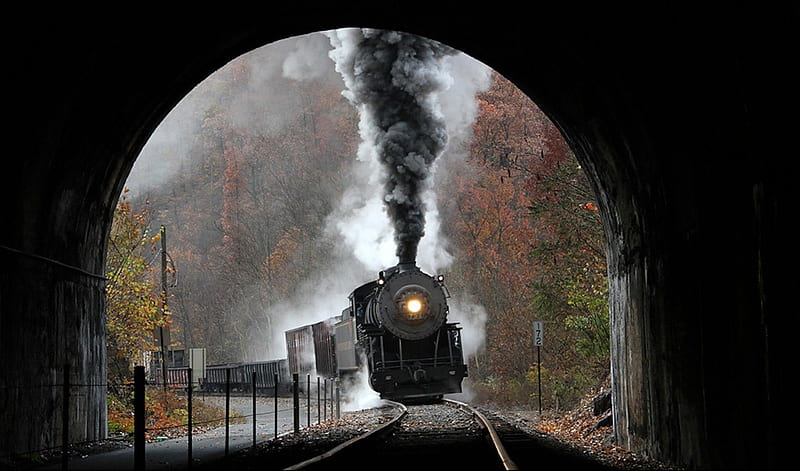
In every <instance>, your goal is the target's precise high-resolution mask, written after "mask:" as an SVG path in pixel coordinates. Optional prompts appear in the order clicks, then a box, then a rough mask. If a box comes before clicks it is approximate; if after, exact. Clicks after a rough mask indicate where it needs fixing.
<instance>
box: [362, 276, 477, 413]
mask: <svg viewBox="0 0 800 471" xmlns="http://www.w3.org/2000/svg"><path fill="white" fill-rule="evenodd" d="M447 297H448V295H447V291H446V289H445V286H444V283H443V279H442V277H441V276H437V277H432V276H430V275H428V274H426V273H424V272H423V271H422V270H420V269H419V268H417V267H416V266H415V265H414V264H413V263H412V264H400V265H397V266H395V267H392V268H390V269H387V270H384V271H382V272H381V273H380V274H379V277H378V279H377V280H375V281H372V282H370V283H367V284H365V285H363V286H361V287H360V288H358V289H356V290H355V291H354V292H353V293H352V294H351V296H350V298H351V307H350V309H349V311H350V312H351V313H352V314H353V316H354V322H355V326H356V329H355V330H356V336H357V337H358V345H359V347H360V350H361V352H362V353H363V354H364V356H365V357H366V360H367V367H368V370H369V373H370V381H369V382H370V386H371V387H372V388H373V389H374V390H375V391H377V392H379V393H380V394H381V397H382V398H387V399H395V400H404V399H411V398H432V397H441V396H442V395H443V394H448V393H457V392H461V381H462V380H463V378H464V377H466V376H467V368H466V365H465V364H464V359H463V353H462V346H461V328H460V327H459V326H458V324H457V323H448V322H447V315H448V304H447Z"/></svg>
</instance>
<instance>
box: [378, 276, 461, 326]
mask: <svg viewBox="0 0 800 471" xmlns="http://www.w3.org/2000/svg"><path fill="white" fill-rule="evenodd" d="M442 281H443V280H442V277H437V278H434V277H432V276H430V275H428V274H426V273H424V272H423V271H422V270H420V269H419V268H417V267H416V266H414V265H410V266H409V265H406V266H403V265H398V266H397V267H394V268H392V269H390V270H384V271H382V272H381V273H380V275H379V278H378V281H377V287H376V290H375V293H374V294H373V296H372V299H371V302H370V303H368V305H367V312H366V322H367V323H369V324H373V325H379V326H382V327H383V328H385V329H387V330H388V331H389V332H391V333H392V334H393V335H395V336H396V337H398V338H401V339H404V340H420V339H424V338H426V337H430V336H431V335H433V334H435V333H436V332H437V331H438V330H439V328H441V327H442V325H443V324H444V323H445V321H446V320H447V313H448V307H447V299H446V293H445V291H444V285H443V284H442Z"/></svg>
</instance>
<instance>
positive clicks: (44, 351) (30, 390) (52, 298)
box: [0, 251, 106, 454]
mask: <svg viewBox="0 0 800 471" xmlns="http://www.w3.org/2000/svg"><path fill="white" fill-rule="evenodd" d="M0 259H2V264H3V268H4V270H3V272H2V281H0V288H1V289H2V290H1V291H0V308H2V310H3V311H4V312H6V313H8V312H16V313H24V315H17V316H3V318H2V325H1V326H0V358H2V362H0V363H2V365H3V366H2V367H0V373H1V374H0V421H2V423H4V424H9V426H7V427H5V430H6V431H7V432H6V433H3V434H0V453H2V454H6V453H7V452H24V451H30V450H39V449H43V448H52V447H58V446H61V444H62V411H63V405H64V394H63V387H62V385H63V384H64V365H65V364H69V368H70V379H69V381H70V384H72V385H73V386H72V387H71V388H70V401H69V414H70V418H71V420H70V428H69V432H70V433H69V438H70V441H73V442H81V441H86V440H96V439H100V438H104V437H105V436H106V407H105V404H106V372H105V368H104V365H105V326H104V323H103V318H102V316H98V315H97V313H98V312H103V309H104V303H105V294H104V281H103V280H101V279H98V278H95V277H91V276H87V275H85V274H83V273H80V272H77V271H75V270H73V269H70V268H65V267H62V266H59V265H54V264H53V263H51V262H48V261H45V260H42V259H39V258H35V257H31V256H28V255H21V254H18V253H15V252H9V251H0Z"/></svg>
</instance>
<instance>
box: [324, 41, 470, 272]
mask: <svg viewBox="0 0 800 471" xmlns="http://www.w3.org/2000/svg"><path fill="white" fill-rule="evenodd" d="M329 37H330V39H331V43H332V44H333V45H334V47H335V48H334V50H333V51H331V54H330V56H331V58H332V59H333V60H334V62H335V63H336V70H337V71H339V73H341V74H342V77H343V78H344V81H345V84H346V85H347V88H348V90H347V91H345V92H344V93H343V94H344V95H345V96H346V97H347V98H348V99H350V101H351V102H352V103H354V104H355V105H356V106H357V107H358V108H359V112H360V114H361V123H360V124H359V127H360V131H361V137H362V139H363V141H364V142H363V144H362V145H369V146H372V148H373V149H372V151H373V152H375V154H376V155H377V157H378V160H379V161H380V162H381V163H382V164H383V168H384V169H385V175H384V177H385V179H384V205H385V208H386V211H387V213H388V215H389V218H390V220H391V221H392V224H393V225H394V234H395V241H396V243H397V257H398V259H399V262H400V265H404V266H406V265H409V264H410V265H411V266H414V265H415V262H416V257H417V247H418V246H419V241H420V239H421V238H422V236H423V235H424V234H425V205H424V203H423V200H422V192H423V190H425V188H426V186H427V185H428V184H429V182H428V179H429V176H430V173H431V165H432V164H433V162H434V160H435V159H436V158H437V157H438V156H439V154H440V153H441V152H442V151H443V150H444V148H445V146H446V145H447V131H446V126H445V122H444V119H443V117H442V115H441V112H440V111H439V106H438V102H437V97H436V93H437V92H439V91H441V90H444V89H445V88H446V87H447V86H448V85H449V80H450V77H449V76H448V75H447V74H446V73H444V72H443V70H442V64H441V59H442V58H443V57H444V56H446V55H449V54H454V53H455V52H456V51H455V50H453V49H451V48H448V47H447V46H444V45H442V44H440V43H437V42H435V41H431V40H429V39H426V38H421V37H419V36H414V35H411V34H405V33H398V32H393V31H381V30H373V29H362V30H351V29H348V30H340V31H335V32H332V33H331V34H330V35H329Z"/></svg>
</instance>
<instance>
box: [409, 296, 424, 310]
mask: <svg viewBox="0 0 800 471" xmlns="http://www.w3.org/2000/svg"><path fill="white" fill-rule="evenodd" d="M406 308H407V309H408V312H411V313H413V314H416V313H418V312H419V311H421V310H422V301H421V300H419V299H416V298H413V299H409V300H408V303H407V304H406Z"/></svg>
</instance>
